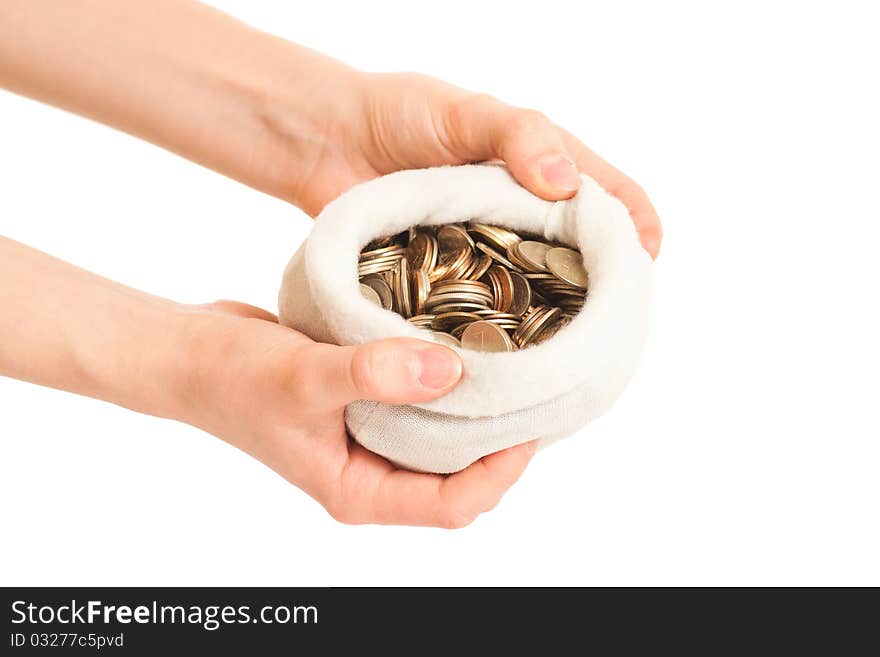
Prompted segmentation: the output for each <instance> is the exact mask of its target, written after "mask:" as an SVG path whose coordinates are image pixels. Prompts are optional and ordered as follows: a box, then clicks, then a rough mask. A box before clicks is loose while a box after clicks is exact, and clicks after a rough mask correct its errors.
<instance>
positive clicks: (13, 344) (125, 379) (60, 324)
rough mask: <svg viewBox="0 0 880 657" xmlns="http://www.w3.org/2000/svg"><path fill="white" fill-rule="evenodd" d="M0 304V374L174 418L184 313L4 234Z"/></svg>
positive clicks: (181, 388) (181, 377) (180, 387)
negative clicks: (8, 237) (15, 240)
mask: <svg viewBox="0 0 880 657" xmlns="http://www.w3.org/2000/svg"><path fill="white" fill-rule="evenodd" d="M0 308H2V309H3V312H2V313H0V375H3V376H10V377H13V378H18V379H24V380H26V381H31V382H33V383H37V384H40V385H46V386H50V387H53V388H60V389H62V390H68V391H71V392H76V393H79V394H83V395H88V396H90V397H97V398H99V399H104V400H106V401H110V402H113V403H116V404H119V405H122V406H126V407H128V408H132V409H135V410H138V411H143V412H147V413H151V414H154V415H162V416H166V417H167V416H178V415H179V414H180V413H179V412H178V411H179V409H178V406H179V395H180V394H181V393H183V392H185V386H186V385H187V381H186V376H185V374H184V372H185V370H184V368H183V363H184V362H186V359H187V358H188V357H189V354H187V353H185V352H183V351H182V349H183V348H184V347H185V346H186V342H187V339H188V338H187V332H186V328H185V326H186V322H185V321H182V320H184V318H185V317H186V316H187V309H186V308H183V307H181V306H178V305H177V304H174V303H172V302H170V301H166V300H164V299H160V298H158V297H153V296H150V295H148V294H144V293H142V292H138V291H136V290H132V289H130V288H127V287H124V286H122V285H119V284H118V283H114V282H112V281H109V280H107V279H104V278H101V277H100V276H96V275H94V274H91V273H89V272H86V271H83V270H81V269H78V268H76V267H74V266H72V265H69V264H67V263H65V262H62V261H60V260H56V259H55V258H52V257H50V256H48V255H46V254H44V253H41V252H39V251H36V250H34V249H31V248H29V247H27V246H25V245H23V244H19V243H17V242H14V241H12V240H9V239H6V238H3V237H0ZM193 312H194V313H195V312H196V311H193ZM175 396H177V399H175Z"/></svg>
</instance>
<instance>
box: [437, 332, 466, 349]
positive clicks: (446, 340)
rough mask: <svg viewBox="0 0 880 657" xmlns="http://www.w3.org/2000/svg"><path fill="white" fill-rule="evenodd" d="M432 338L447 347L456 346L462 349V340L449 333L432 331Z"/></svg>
mask: <svg viewBox="0 0 880 657" xmlns="http://www.w3.org/2000/svg"><path fill="white" fill-rule="evenodd" d="M430 335H431V340H433V341H434V342H437V343H439V344H444V345H446V346H447V347H456V348H458V349H461V342H460V341H459V340H458V338H456V337H453V336H451V335H449V333H441V332H440V331H431V333H430Z"/></svg>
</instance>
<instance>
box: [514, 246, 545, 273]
mask: <svg viewBox="0 0 880 657" xmlns="http://www.w3.org/2000/svg"><path fill="white" fill-rule="evenodd" d="M551 248H552V247H551V246H550V245H549V244H544V243H543V242H533V241H532V240H525V241H523V242H520V243H519V244H517V245H516V247H515V250H516V254H517V256H519V260H520V262H521V263H522V264H523V265H524V267H523V268H524V269H528V270H529V271H535V272H541V271H547V252H548V251H549V250H550V249H551Z"/></svg>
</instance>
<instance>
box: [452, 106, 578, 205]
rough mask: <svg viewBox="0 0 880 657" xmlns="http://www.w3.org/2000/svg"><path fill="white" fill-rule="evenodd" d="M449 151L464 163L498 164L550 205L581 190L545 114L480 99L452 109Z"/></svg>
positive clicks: (571, 163) (560, 139) (564, 146)
mask: <svg viewBox="0 0 880 657" xmlns="http://www.w3.org/2000/svg"><path fill="white" fill-rule="evenodd" d="M445 128H446V129H445V132H446V135H447V140H448V142H449V144H448V148H449V150H451V151H452V152H453V153H454V154H455V156H456V157H458V158H460V159H461V160H465V161H480V160H488V159H493V158H499V159H502V160H504V161H505V162H506V163H507V167H508V169H510V172H511V173H512V174H513V176H514V178H516V179H517V180H518V181H519V182H520V184H522V185H523V187H525V188H526V189H528V190H529V191H531V192H533V193H534V194H537V195H538V196H540V197H542V198H545V199H547V200H550V201H556V200H560V199H564V198H570V197H571V196H572V195H573V194H574V193H575V192H576V191H577V190H578V188H579V187H580V184H581V179H580V176H579V175H578V172H577V168H576V166H575V163H574V160H573V158H572V154H571V153H569V152H568V151H567V148H566V144H565V143H564V141H563V139H562V135H561V134H560V132H559V129H558V128H557V127H556V126H555V125H554V124H553V123H552V122H551V121H550V120H549V119H547V117H545V116H544V115H543V114H541V113H540V112H537V111H535V110H527V109H521V108H516V107H511V106H509V105H506V104H504V103H502V102H501V101H499V100H498V99H496V98H493V97H492V96H487V95H483V94H475V95H470V96H467V97H465V98H464V99H461V100H457V101H456V102H454V103H452V104H451V105H450V107H449V109H448V111H447V116H446V119H445Z"/></svg>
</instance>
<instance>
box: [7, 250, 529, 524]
mask: <svg viewBox="0 0 880 657" xmlns="http://www.w3.org/2000/svg"><path fill="white" fill-rule="evenodd" d="M0 308H3V312H2V313H0V376H12V377H16V378H20V379H24V380H26V381H31V382H33V383H37V384H41V385H46V386H51V387H54V388H61V389H63V390H68V391H70V392H75V393H79V394H83V395H88V396H91V397H96V398H98V399H103V400H106V401H109V402H112V403H115V404H119V405H121V406H125V407H127V408H131V409H134V410H136V411H140V412H143V413H150V414H153V415H158V416H162V417H167V418H173V419H177V420H180V421H182V422H187V423H189V424H192V425H194V426H197V427H199V428H201V429H204V430H205V431H208V432H210V433H213V434H214V435H216V436H219V437H220V438H223V439H224V440H226V441H227V442H229V443H231V444H233V445H235V446H236V447H238V448H240V449H242V450H243V451H245V452H247V453H249V454H251V455H252V456H254V457H256V458H258V459H259V460H261V461H262V462H264V463H265V464H266V465H268V466H269V467H271V468H272V469H274V470H276V471H277V472H278V473H279V474H281V475H282V476H284V477H285V478H286V479H287V480H288V481H290V482H291V483H293V484H295V485H296V486H299V487H300V488H302V489H303V490H304V491H306V492H307V493H308V494H309V495H311V496H312V497H314V498H315V499H316V500H317V501H318V502H320V503H321V504H322V505H323V506H324V507H325V508H326V509H327V510H328V511H329V512H330V513H331V514H332V515H333V516H334V517H336V518H337V519H339V520H341V521H344V522H351V523H364V522H377V523H395V524H396V523H403V524H416V525H439V526H444V527H459V526H462V525H465V524H467V523H469V522H470V521H472V520H473V519H474V518H475V517H476V516H477V515H478V514H479V513H482V512H483V511H487V510H489V509H491V508H492V507H493V506H495V504H497V502H498V500H499V498H500V497H501V495H502V494H503V493H504V491H506V490H507V488H508V487H509V486H511V485H512V484H513V483H514V481H515V480H516V479H517V477H518V476H519V474H520V473H521V472H522V470H523V469H524V468H525V466H526V464H527V463H528V461H529V459H530V458H531V455H532V454H533V453H534V445H533V444H529V445H526V446H519V447H515V448H512V449H509V450H505V451H503V452H498V453H497V454H493V455H491V456H488V457H486V458H484V459H482V460H480V461H478V462H477V463H475V464H474V465H472V466H471V467H469V468H468V469H466V470H463V471H462V472H460V473H458V474H455V475H452V476H449V477H441V476H438V475H424V474H416V473H413V472H407V471H403V470H397V469H396V468H394V467H393V466H392V465H391V464H390V463H388V462H387V461H385V460H384V459H382V458H380V457H378V456H376V455H375V454H372V453H370V452H368V451H366V450H365V449H363V448H361V447H360V446H359V445H357V444H356V443H353V442H351V441H349V439H348V437H347V435H346V432H345V424H344V420H343V410H344V408H345V406H346V404H348V403H349V402H351V401H354V400H355V399H375V400H379V401H387V402H392V403H413V402H421V401H427V400H429V399H433V398H435V397H439V396H441V395H443V394H445V393H446V392H448V391H449V390H450V389H451V388H453V387H454V386H455V385H456V383H458V380H459V378H460V376H461V361H460V360H459V358H458V356H457V355H456V354H455V353H454V352H453V351H452V350H451V349H447V348H446V347H442V346H440V345H434V344H431V343H427V342H423V341H421V340H411V339H393V340H384V341H381V342H375V343H372V344H367V345H360V346H358V347H337V346H333V345H325V344H319V343H316V342H313V341H311V340H309V339H308V338H307V337H306V336H304V335H302V334H300V333H297V332H295V331H292V330H290V329H287V328H284V327H282V326H279V325H278V324H277V323H276V322H275V318H274V316H273V315H272V314H271V313H268V312H266V311H264V310H260V309H259V308H254V307H252V306H247V305H245V304H239V303H233V302H218V303H214V304H208V305H205V306H184V305H181V304H177V303H174V302H171V301H168V300H165V299H160V298H158V297H154V296H151V295H148V294H144V293H142V292H138V291H136V290H132V289H130V288H126V287H124V286H122V285H119V284H117V283H114V282H112V281H109V280H106V279H103V278H100V277H99V276H96V275H94V274H90V273H88V272H86V271H83V270H81V269H77V268H76V267H73V266H71V265H69V264H66V263H64V262H61V261H59V260H56V259H54V258H51V257H49V256H47V255H45V254H43V253H40V252H38V251H35V250H33V249H30V248H28V247H26V246H24V245H22V244H18V243H17V242H13V241H12V240H8V239H5V238H2V237H0Z"/></svg>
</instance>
